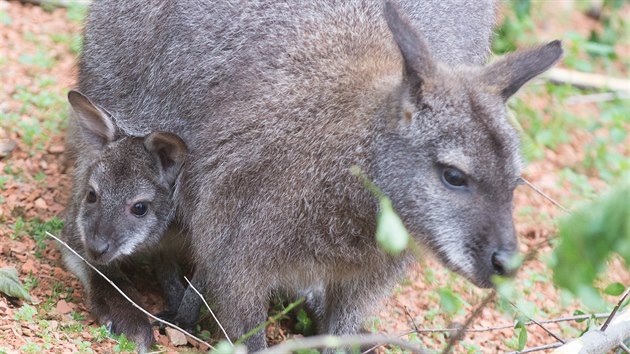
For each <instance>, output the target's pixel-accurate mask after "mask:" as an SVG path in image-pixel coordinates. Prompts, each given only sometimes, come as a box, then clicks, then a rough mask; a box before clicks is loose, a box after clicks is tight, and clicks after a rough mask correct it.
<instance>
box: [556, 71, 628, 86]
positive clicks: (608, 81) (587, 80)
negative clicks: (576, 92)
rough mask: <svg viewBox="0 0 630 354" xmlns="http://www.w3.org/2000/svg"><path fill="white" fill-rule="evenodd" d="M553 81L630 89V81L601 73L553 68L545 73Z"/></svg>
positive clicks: (575, 84) (574, 84)
mask: <svg viewBox="0 0 630 354" xmlns="http://www.w3.org/2000/svg"><path fill="white" fill-rule="evenodd" d="M544 76H545V77H546V78H547V79H549V80H550V81H551V82H555V83H559V84H569V85H573V86H576V87H580V88H590V89H605V88H608V89H611V90H613V91H630V81H629V80H626V79H621V78H616V77H610V76H605V75H599V74H589V73H583V72H579V71H573V70H567V69H561V68H552V69H550V70H549V71H547V73H546V74H545V75H544Z"/></svg>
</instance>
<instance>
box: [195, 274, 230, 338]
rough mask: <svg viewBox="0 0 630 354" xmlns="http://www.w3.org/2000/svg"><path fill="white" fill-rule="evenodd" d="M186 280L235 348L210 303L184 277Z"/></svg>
mask: <svg viewBox="0 0 630 354" xmlns="http://www.w3.org/2000/svg"><path fill="white" fill-rule="evenodd" d="M184 279H186V282H187V283H188V286H189V287H190V288H191V289H193V290H194V291H195V293H197V295H198V296H199V297H200V298H201V300H202V301H203V303H204V304H205V305H206V308H207V309H208V311H209V312H210V314H211V315H212V318H214V322H216V323H217V324H218V325H219V328H221V332H223V334H224V335H225V339H227V341H228V343H230V345H231V346H234V343H232V341H231V340H230V337H229V336H228V335H227V332H226V331H225V328H223V326H222V325H221V322H219V319H218V318H217V316H215V315H214V312H213V311H212V309H211V308H210V305H208V302H207V301H206V299H205V298H204V297H203V295H201V293H199V291H198V290H197V289H195V287H194V286H193V285H192V283H191V282H190V280H188V278H187V277H185V276H184Z"/></svg>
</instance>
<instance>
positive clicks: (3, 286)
mask: <svg viewBox="0 0 630 354" xmlns="http://www.w3.org/2000/svg"><path fill="white" fill-rule="evenodd" d="M0 292H2V293H4V294H6V295H8V296H10V297H17V298H20V299H24V300H26V301H31V296H30V295H29V294H28V292H27V291H26V289H24V286H23V285H22V283H21V282H20V279H19V278H18V272H17V270H16V269H15V268H13V267H6V268H0Z"/></svg>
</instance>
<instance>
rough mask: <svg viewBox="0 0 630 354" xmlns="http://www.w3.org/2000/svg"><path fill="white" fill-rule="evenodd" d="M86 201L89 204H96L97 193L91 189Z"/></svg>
mask: <svg viewBox="0 0 630 354" xmlns="http://www.w3.org/2000/svg"><path fill="white" fill-rule="evenodd" d="M85 201H87V202H88V203H94V202H96V193H95V192H94V190H93V189H90V190H89V191H88V192H87V194H86V195H85Z"/></svg>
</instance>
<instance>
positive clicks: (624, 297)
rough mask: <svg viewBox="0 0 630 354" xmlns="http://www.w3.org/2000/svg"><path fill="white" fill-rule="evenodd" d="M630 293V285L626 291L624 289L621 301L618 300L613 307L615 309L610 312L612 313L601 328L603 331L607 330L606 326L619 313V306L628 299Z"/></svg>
mask: <svg viewBox="0 0 630 354" xmlns="http://www.w3.org/2000/svg"><path fill="white" fill-rule="evenodd" d="M628 294H630V287H628V288H627V289H626V291H624V293H623V295H621V298H620V299H619V301H617V305H615V308H613V310H612V311H611V312H610V315H609V316H608V318H607V319H606V321H605V322H604V324H603V325H602V328H600V329H599V330H600V331H602V332H603V331H605V330H606V328H608V325H609V324H610V321H612V319H613V317H615V314H617V311H618V310H619V307H621V304H623V302H624V301H626V298H627V297H628Z"/></svg>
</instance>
